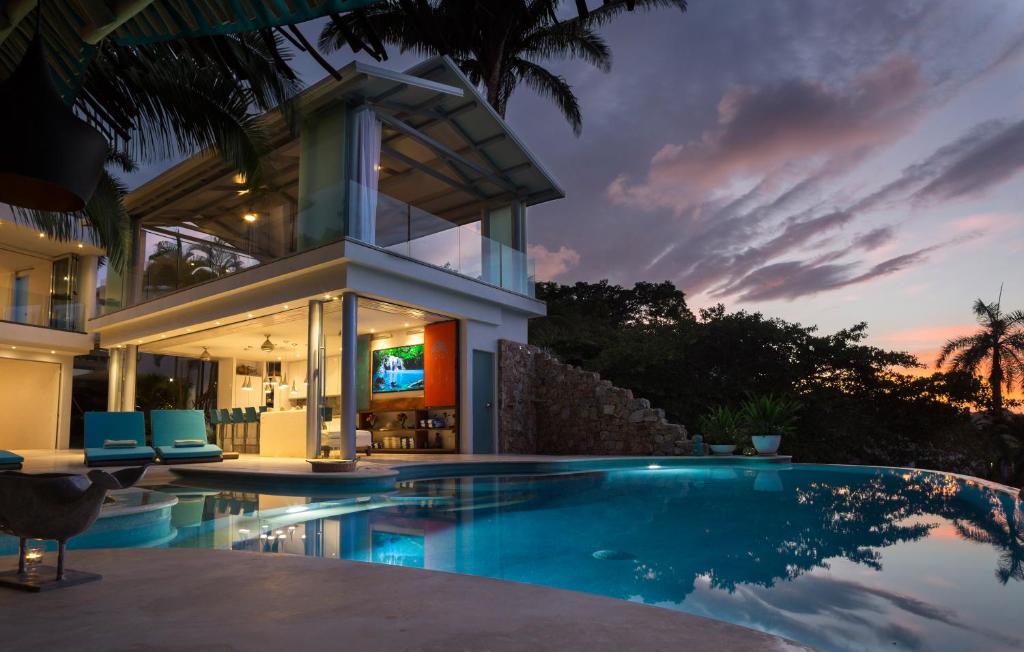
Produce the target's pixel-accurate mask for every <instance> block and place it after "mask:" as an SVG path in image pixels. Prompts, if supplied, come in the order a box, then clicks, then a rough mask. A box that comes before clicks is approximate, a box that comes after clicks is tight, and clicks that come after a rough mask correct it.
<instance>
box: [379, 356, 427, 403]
mask: <svg viewBox="0 0 1024 652" xmlns="http://www.w3.org/2000/svg"><path fill="white" fill-rule="evenodd" d="M372 364H373V368H372V369H371V370H370V371H371V376H370V387H371V391H372V392H373V393H374V394H386V393H388V392H415V391H418V390H422V389H423V345H422V344H410V345H408V346H393V347H391V348H390V349H377V350H376V351H374V352H373V361H372Z"/></svg>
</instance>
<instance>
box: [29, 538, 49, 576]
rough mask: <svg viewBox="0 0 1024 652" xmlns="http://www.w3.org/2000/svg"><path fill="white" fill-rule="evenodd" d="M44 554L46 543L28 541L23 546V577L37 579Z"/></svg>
mask: <svg viewBox="0 0 1024 652" xmlns="http://www.w3.org/2000/svg"><path fill="white" fill-rule="evenodd" d="M44 554H46V543H45V542H44V541H41V540H40V539H29V541H28V542H27V543H26V544H25V575H26V576H27V577H38V576H39V569H40V567H42V565H43V555H44Z"/></svg>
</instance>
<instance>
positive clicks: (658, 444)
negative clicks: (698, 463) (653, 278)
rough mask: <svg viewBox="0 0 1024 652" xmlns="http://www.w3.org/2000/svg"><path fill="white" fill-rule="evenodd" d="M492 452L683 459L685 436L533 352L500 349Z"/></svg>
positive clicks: (653, 413) (620, 395)
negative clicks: (496, 417) (495, 430)
mask: <svg viewBox="0 0 1024 652" xmlns="http://www.w3.org/2000/svg"><path fill="white" fill-rule="evenodd" d="M499 350H500V356H499V360H498V369H499V377H500V383H499V385H498V395H499V397H498V410H497V412H498V415H497V416H498V422H499V427H498V449H497V450H498V452H500V453H522V454H530V453H541V454H561V455H577V454H585V455H689V454H690V452H691V451H692V449H693V445H692V443H691V442H690V441H689V440H688V438H687V433H686V428H685V427H683V426H681V425H678V424H673V423H669V422H668V421H667V420H666V419H665V413H664V411H663V410H660V409H655V408H652V407H651V403H650V401H648V400H647V399H643V398H636V397H634V396H633V392H632V391H630V390H628V389H622V388H619V387H615V386H614V385H612V383H611V381H608V380H602V379H601V377H600V376H599V375H598V374H596V373H594V372H590V371H584V370H582V369H578V368H576V367H572V366H569V365H566V364H563V363H561V362H559V361H558V360H556V359H555V358H554V357H552V356H551V355H549V354H547V353H544V352H543V351H542V350H540V349H538V348H537V347H534V346H529V345H526V344H522V343H520V342H510V341H502V342H501V343H500V346H499Z"/></svg>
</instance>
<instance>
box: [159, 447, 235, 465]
mask: <svg viewBox="0 0 1024 652" xmlns="http://www.w3.org/2000/svg"><path fill="white" fill-rule="evenodd" d="M156 452H157V453H158V454H159V455H160V459H161V460H164V461H165V462H166V461H168V460H187V459H190V458H199V457H220V456H222V455H223V454H224V451H222V450H221V449H220V446H214V445H213V444H205V445H203V446H186V447H184V448H176V447H174V446H158V447H157V449H156Z"/></svg>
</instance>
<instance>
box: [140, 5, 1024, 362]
mask: <svg viewBox="0 0 1024 652" xmlns="http://www.w3.org/2000/svg"><path fill="white" fill-rule="evenodd" d="M1022 25H1024V2H1019V0H1018V1H1014V0H1004V1H998V0H984V1H977V2H963V1H962V0H960V1H952V0H936V1H929V2H924V1H897V0H887V1H885V2H880V1H877V0H862V1H855V0H850V1H844V2H833V1H830V0H813V1H812V0H805V1H798V0H778V1H776V2H759V1H754V0H714V1H712V0H692V1H691V3H690V11H689V12H688V13H686V14H680V13H679V12H677V11H673V10H665V11H659V12H656V13H652V14H646V15H643V14H640V15H634V16H627V17H626V18H624V19H622V20H620V21H618V22H617V23H616V24H614V25H612V26H610V27H608V28H606V29H605V30H604V31H603V34H604V36H605V37H606V38H607V40H608V42H609V43H610V45H611V47H612V50H613V53H614V64H613V68H612V71H611V72H610V73H603V72H601V71H598V70H596V69H593V68H591V67H589V66H587V65H585V64H576V63H556V64H553V65H552V68H553V69H555V70H556V71H557V72H559V73H561V74H563V75H564V76H565V77H566V78H567V79H568V81H569V82H570V83H571V84H573V86H574V87H575V90H576V92H577V94H578V95H579V97H580V101H581V105H582V108H583V120H584V126H583V133H582V135H581V136H580V137H579V138H577V137H574V136H573V134H572V132H571V130H570V128H569V127H568V125H567V124H566V122H565V121H564V119H563V118H562V117H561V115H560V114H559V113H558V111H557V109H556V108H555V107H554V106H553V105H552V104H551V103H549V102H548V101H547V100H544V99H542V98H538V97H537V96H535V95H534V94H533V93H532V92H531V91H529V90H528V89H525V88H521V89H520V90H519V91H518V92H517V94H516V95H515V96H514V97H513V99H512V102H511V104H510V108H509V112H508V119H509V122H510V123H511V124H512V126H513V127H514V128H515V129H516V130H517V131H518V132H519V133H520V134H521V136H522V137H523V140H524V141H525V142H526V143H527V144H528V146H529V147H531V149H533V150H534V151H535V152H536V153H537V155H538V156H539V157H540V158H541V160H543V161H544V162H545V163H546V164H547V166H548V167H549V169H550V170H551V171H552V172H553V173H554V175H555V177H556V178H558V179H559V181H560V182H561V183H562V185H563V187H564V188H565V190H566V194H567V198H566V199H564V200H562V201H558V202H552V203H549V204H546V205H543V206H539V207H537V208H535V209H533V211H532V212H531V214H530V241H531V242H532V243H534V244H533V247H532V249H533V251H532V253H533V254H534V255H535V256H536V258H537V261H538V272H539V276H541V277H543V278H551V279H555V280H558V281H562V282H571V281H576V280H599V279H604V278H607V279H609V280H611V281H613V282H615V283H620V284H632V283H633V282H635V281H638V280H651V281H661V280H665V279H668V280H671V281H673V282H674V283H676V285H677V286H679V287H680V288H682V289H683V290H684V291H685V292H686V293H687V295H688V297H689V302H690V304H691V307H694V308H697V307H701V306H707V305H711V304H714V303H717V302H723V303H725V304H726V305H727V307H729V308H730V309H739V308H742V309H746V310H756V311H761V312H763V313H765V314H768V315H773V316H779V317H783V318H785V319H789V320H794V321H799V322H802V323H805V324H818V325H819V326H820V327H821V328H822V329H823V330H826V331H832V330H835V329H838V328H842V327H845V326H849V325H851V324H853V323H856V322H858V321H867V322H869V324H870V331H869V332H870V335H871V340H870V341H871V342H872V343H875V344H878V345H880V346H885V347H889V348H896V349H902V350H908V351H911V352H913V353H917V354H921V355H923V356H924V357H925V358H926V359H927V360H926V361H928V362H933V361H934V354H935V351H936V349H937V348H938V347H939V346H940V345H941V343H942V342H943V341H944V340H945V339H946V338H948V337H951V336H954V335H957V334H961V333H963V332H966V331H969V330H970V329H971V328H972V326H973V320H972V317H971V314H970V305H971V302H972V301H973V300H974V298H975V297H979V296H980V297H983V298H985V299H986V300H994V299H995V297H996V295H997V293H998V291H999V286H1000V283H1005V289H1004V291H1003V304H1004V306H1005V307H1007V308H1024V203H1022V198H1024V174H1021V172H1022V170H1024V119H1022V118H1024V30H1022V29H1021V26H1022ZM304 31H306V32H307V33H309V34H310V35H311V36H314V37H315V35H316V34H317V33H318V31H319V29H318V26H317V25H310V26H307V28H306V29H305V30H304ZM392 55H393V56H392V57H391V60H390V61H389V62H387V64H385V65H388V66H389V67H394V68H398V69H401V68H404V67H406V66H407V65H410V64H411V63H412V62H413V61H414V59H413V58H412V57H410V56H401V55H399V54H398V53H397V52H392ZM331 60H332V62H333V63H335V64H336V65H343V64H344V63H347V61H349V60H351V54H350V53H340V54H336V55H334V56H332V57H331ZM296 64H297V66H298V67H299V68H300V69H301V70H302V71H303V72H304V76H305V79H306V81H307V82H314V81H317V80H318V79H319V78H321V77H322V76H323V75H322V70H320V69H319V68H318V67H316V65H315V64H313V63H312V62H311V61H309V60H308V58H305V57H302V56H300V57H298V58H297V60H296ZM159 167H161V166H147V167H146V168H145V169H144V171H143V172H142V173H141V174H139V175H136V176H135V177H133V179H132V180H131V181H132V182H133V183H138V182H140V181H142V180H144V179H145V178H146V177H148V176H151V175H152V174H153V173H154V172H155V170H156V169H157V168H159Z"/></svg>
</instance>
